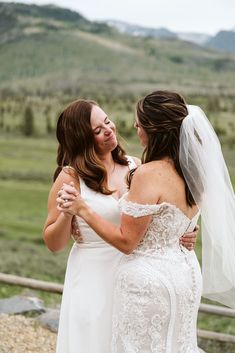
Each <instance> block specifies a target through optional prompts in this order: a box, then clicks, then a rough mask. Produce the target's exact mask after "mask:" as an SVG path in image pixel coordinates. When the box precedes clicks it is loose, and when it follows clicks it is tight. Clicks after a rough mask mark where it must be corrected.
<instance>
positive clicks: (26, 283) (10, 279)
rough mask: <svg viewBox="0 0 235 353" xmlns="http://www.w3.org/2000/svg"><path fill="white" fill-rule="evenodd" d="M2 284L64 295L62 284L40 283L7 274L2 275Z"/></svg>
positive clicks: (35, 280)
mask: <svg viewBox="0 0 235 353" xmlns="http://www.w3.org/2000/svg"><path fill="white" fill-rule="evenodd" d="M0 282H2V283H6V284H12V285H15V286H21V287H27V288H32V289H38V290H42V291H46V292H51V293H59V294H62V292H63V285H62V284H60V283H52V282H47V281H40V280H37V279H33V278H26V277H19V276H14V275H8V274H6V273H0Z"/></svg>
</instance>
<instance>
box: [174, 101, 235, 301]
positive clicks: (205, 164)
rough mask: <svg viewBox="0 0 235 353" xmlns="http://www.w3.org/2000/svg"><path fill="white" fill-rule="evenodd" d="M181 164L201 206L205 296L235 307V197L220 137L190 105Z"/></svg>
mask: <svg viewBox="0 0 235 353" xmlns="http://www.w3.org/2000/svg"><path fill="white" fill-rule="evenodd" d="M187 109H188V116H187V117H186V118H185V119H184V120H183V123H182V125H181V132H180V155H179V157H180V164H181V168H182V171H183V174H184V177H185V180H186V182H187V184H188V187H189V189H190V191H191V193H192V195H193V197H194V200H195V202H196V203H197V205H198V206H199V207H200V209H201V222H202V275H203V296H204V297H206V298H208V299H211V300H216V301H218V302H220V303H222V304H224V305H227V306H229V307H231V308H235V197H234V191H233V187H232V184H231V181H230V178H229V173H228V170H227V167H226V164H225V161H224V158H223V154H222V151H221V146H220V143H219V140H218V138H217V136H216V134H215V131H214V130H213V128H212V126H211V124H210V122H209V120H208V119H207V117H206V116H205V114H204V112H203V111H202V110H201V109H200V108H199V107H197V106H193V105H189V106H187Z"/></svg>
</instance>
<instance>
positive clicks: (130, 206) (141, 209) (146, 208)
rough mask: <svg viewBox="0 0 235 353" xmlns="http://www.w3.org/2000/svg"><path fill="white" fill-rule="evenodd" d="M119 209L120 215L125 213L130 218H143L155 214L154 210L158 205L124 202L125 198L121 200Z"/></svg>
mask: <svg viewBox="0 0 235 353" xmlns="http://www.w3.org/2000/svg"><path fill="white" fill-rule="evenodd" d="M119 207H120V210H121V213H125V214H127V215H129V216H132V217H135V218H137V217H144V216H150V215H152V214H154V213H156V210H157V209H158V208H159V205H148V204H146V205H143V204H140V203H136V202H132V201H128V200H125V198H122V199H121V200H120V202H119Z"/></svg>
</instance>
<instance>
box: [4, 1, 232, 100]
mask: <svg viewBox="0 0 235 353" xmlns="http://www.w3.org/2000/svg"><path fill="white" fill-rule="evenodd" d="M4 19H5V20H4ZM2 20H3V21H2ZM4 21H5V22H4ZM0 23H1V29H0V67H1V70H0V93H1V92H2V93H4V92H5V93H4V94H19V93H24V92H25V93H27V94H37V93H40V94H44V95H47V94H57V93H58V92H67V93H68V94H71V92H72V93H73V94H78V93H79V94H84V95H85V94H87V92H88V93H91V92H94V91H95V92H97V91H99V92H100V93H101V94H102V93H107V94H109V95H112V94H125V92H132V93H133V94H136V93H139V92H143V91H146V90H150V89H156V88H168V89H177V90H178V89H180V90H181V91H184V92H187V93H188V92H194V93H195V92H210V93H213V92H220V91H223V93H226V92H232V91H234V90H235V87H234V79H235V57H234V56H227V55H225V54H221V53H219V52H216V51H214V50H208V49H205V48H203V47H200V46H197V45H194V44H192V43H187V42H184V41H181V40H178V39H175V38H158V39H156V38H151V37H147V38H145V37H144V38H142V37H133V36H130V35H126V34H125V35H124V34H120V33H118V32H117V31H116V30H114V29H111V28H110V27H108V26H107V25H105V24H101V23H96V22H90V21H88V20H87V19H85V18H84V17H82V16H81V15H80V14H78V13H74V12H73V11H70V10H66V9H61V8H57V7H54V6H53V7H51V6H36V5H23V6H22V7H21V6H20V5H19V4H9V3H8V4H4V3H1V4H0ZM7 92H8V93H7Z"/></svg>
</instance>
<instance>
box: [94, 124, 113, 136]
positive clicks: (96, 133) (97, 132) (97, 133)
mask: <svg viewBox="0 0 235 353" xmlns="http://www.w3.org/2000/svg"><path fill="white" fill-rule="evenodd" d="M110 123H111V121H110V120H108V121H106V123H105V125H108V124H110ZM100 132H101V129H100V130H99V131H96V132H95V135H99V133H100Z"/></svg>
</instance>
